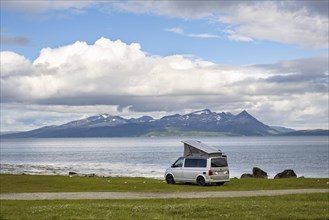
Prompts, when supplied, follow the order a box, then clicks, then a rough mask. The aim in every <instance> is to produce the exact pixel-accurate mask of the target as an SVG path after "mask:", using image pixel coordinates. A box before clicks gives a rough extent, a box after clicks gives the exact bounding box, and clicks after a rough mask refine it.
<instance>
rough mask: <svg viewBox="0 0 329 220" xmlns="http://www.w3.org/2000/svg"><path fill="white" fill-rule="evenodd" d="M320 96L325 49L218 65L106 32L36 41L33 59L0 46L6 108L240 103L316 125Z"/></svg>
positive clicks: (146, 109) (134, 108)
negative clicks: (158, 52)
mask: <svg viewBox="0 0 329 220" xmlns="http://www.w3.org/2000/svg"><path fill="white" fill-rule="evenodd" d="M327 104H328V57H327V56H320V57H316V58H309V59H302V60H286V61H280V62H278V63H274V64H258V65H221V64H215V63H212V62H208V61H205V60H195V59H191V58H188V57H184V56H181V55H172V56H154V55H148V54H147V53H145V52H144V51H143V50H142V49H141V46H140V45H139V44H137V43H132V44H126V43H124V42H121V41H120V40H117V41H112V40H110V39H106V38H100V39H99V40H97V41H96V42H95V43H94V44H92V45H88V44H87V43H86V42H80V41H78V42H75V43H73V44H70V45H66V46H61V47H58V48H44V49H42V50H41V51H40V56H39V57H38V58H37V59H36V60H34V61H33V62H31V61H30V60H27V59H26V58H24V57H23V56H21V55H19V54H16V53H14V52H9V51H3V52H1V105H2V106H3V109H2V111H7V113H9V112H10V111H9V109H10V108H11V106H16V107H17V105H22V108H26V107H24V106H26V105H30V106H38V108H39V109H40V110H41V109H45V111H46V109H48V110H49V108H52V109H54V111H55V109H57V110H56V112H61V111H67V112H71V113H73V112H74V111H76V112H78V113H79V114H80V115H81V114H82V113H81V110H83V109H84V107H83V106H85V110H87V109H88V111H90V112H95V113H99V112H100V110H106V109H110V110H111V111H112V112H115V111H123V112H125V113H129V112H135V113H136V112H139V113H140V114H141V115H142V114H143V113H150V112H157V113H159V112H183V111H189V110H193V109H202V108H210V109H212V110H218V111H233V112H234V111H238V110H242V109H247V110H248V111H250V112H251V113H253V112H257V113H258V114H259V115H261V116H262V117H260V119H265V118H266V120H265V122H267V123H272V124H273V123H274V122H276V123H279V124H280V125H286V126H293V125H287V124H285V121H290V122H294V123H295V126H302V125H301V124H302V123H305V120H307V118H308V117H311V116H312V117H313V118H314V119H312V120H314V123H313V124H315V125H322V127H323V121H324V120H328V106H327ZM50 106H51V107H50ZM56 106H57V107H56ZM90 108H94V110H93V111H92V110H91V109H90ZM60 109H61V110H60ZM63 109H66V110H63ZM78 113H77V114H78ZM110 113H111V112H110ZM54 114H55V113H54ZM55 115H56V114H55ZM283 116H284V117H283ZM2 120H3V119H2ZM8 120H9V119H8ZM3 123H5V122H2V124H3ZM6 123H9V122H6Z"/></svg>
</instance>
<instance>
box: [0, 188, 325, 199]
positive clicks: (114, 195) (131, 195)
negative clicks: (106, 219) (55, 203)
mask: <svg viewBox="0 0 329 220" xmlns="http://www.w3.org/2000/svg"><path fill="white" fill-rule="evenodd" d="M305 193H329V189H289V190H258V191H228V192H180V193H177V192H176V193H145V192H59V193H3V194H0V200H56V199H61V200H63V199H64V200H66V199H67V200H73V199H170V198H221V197H250V196H276V195H289V194H305Z"/></svg>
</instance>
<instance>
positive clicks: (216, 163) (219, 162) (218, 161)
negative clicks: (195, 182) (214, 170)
mask: <svg viewBox="0 0 329 220" xmlns="http://www.w3.org/2000/svg"><path fill="white" fill-rule="evenodd" d="M211 167H227V160H226V158H213V159H211Z"/></svg>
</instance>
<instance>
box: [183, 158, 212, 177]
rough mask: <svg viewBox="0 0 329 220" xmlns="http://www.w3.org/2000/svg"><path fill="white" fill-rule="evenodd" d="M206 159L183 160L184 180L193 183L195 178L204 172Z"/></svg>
mask: <svg viewBox="0 0 329 220" xmlns="http://www.w3.org/2000/svg"><path fill="white" fill-rule="evenodd" d="M206 167H207V160H206V159H195V158H193V159H189V158H187V159H185V163H184V168H183V177H184V179H185V180H188V181H192V182H194V181H195V180H196V177H197V176H198V175H200V174H203V172H205V171H206Z"/></svg>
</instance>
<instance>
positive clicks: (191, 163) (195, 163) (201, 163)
mask: <svg viewBox="0 0 329 220" xmlns="http://www.w3.org/2000/svg"><path fill="white" fill-rule="evenodd" d="M185 167H207V160H206V159H185Z"/></svg>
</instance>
